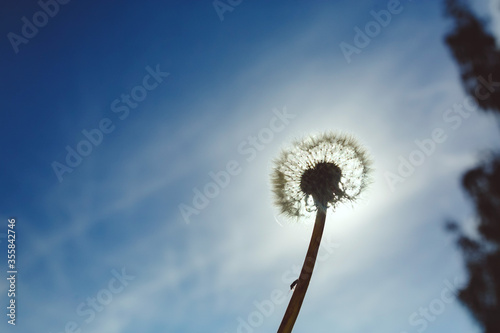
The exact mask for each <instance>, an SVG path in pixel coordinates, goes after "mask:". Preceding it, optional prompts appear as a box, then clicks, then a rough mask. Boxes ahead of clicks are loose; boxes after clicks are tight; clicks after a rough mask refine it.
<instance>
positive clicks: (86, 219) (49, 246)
mask: <svg viewBox="0 0 500 333" xmlns="http://www.w3.org/2000/svg"><path fill="white" fill-rule="evenodd" d="M63 2H64V1H61V3H63ZM42 3H45V2H43V1H42ZM47 3H52V4H54V2H50V1H48V2H47ZM224 3H225V4H226V5H227V4H228V3H230V2H229V1H228V2H224ZM232 3H233V4H234V6H231V9H232V10H228V11H225V12H224V13H222V14H221V15H219V14H218V12H217V10H216V9H215V8H214V5H213V3H212V2H211V1H192V2H186V1H184V2H182V1H161V2H160V1H151V2H147V3H139V2H133V1H121V2H106V3H101V2H96V1H90V2H89V1H86V2H78V1H69V2H67V3H65V4H59V5H58V10H56V7H55V6H54V5H52V7H48V8H50V9H49V11H50V10H52V14H53V17H50V16H49V15H45V16H44V15H43V14H37V13H38V12H40V11H41V10H42V9H41V8H42V7H41V5H40V4H39V3H37V2H35V1H18V2H16V4H8V5H7V4H3V5H2V6H3V7H4V8H2V11H1V13H2V14H1V15H2V17H1V20H0V22H1V23H0V26H1V31H2V32H3V34H4V38H3V41H2V43H0V50H1V54H2V60H3V61H2V63H1V65H0V68H1V73H0V74H1V76H0V77H1V80H0V82H1V85H2V86H1V90H0V94H1V101H2V109H3V111H2V119H1V121H0V126H1V131H0V133H1V135H2V140H1V142H2V145H1V149H2V155H3V156H4V159H3V162H2V166H1V168H2V172H1V174H0V177H1V184H2V194H1V197H2V200H1V203H0V205H1V206H0V207H1V209H0V221H2V222H1V223H2V224H1V225H0V233H4V234H5V233H6V232H7V219H8V218H11V217H15V218H16V221H17V222H16V233H17V239H16V246H17V248H16V249H17V252H16V256H17V265H18V276H17V286H16V288H17V295H16V304H17V307H16V311H17V313H16V314H17V317H16V327H12V326H11V325H9V324H7V317H6V315H5V314H2V316H1V317H0V318H3V319H2V320H1V322H0V328H1V330H2V332H4V331H6V332H14V331H16V332H34V331H37V332H46V333H59V332H65V331H68V332H71V331H74V332H80V331H79V330H81V332H106V333H118V332H120V333H128V332H145V333H153V332H155V333H156V332H178V333H182V332H200V331H202V332H207V331H209V332H221V333H231V332H264V331H266V332H272V331H276V330H277V328H278V326H279V323H280V321H281V318H282V315H283V313H284V311H285V308H286V306H287V304H288V300H289V298H290V293H289V290H288V289H289V287H288V286H289V284H290V283H291V281H293V280H294V279H295V278H296V277H297V276H298V272H296V270H297V266H299V267H300V266H301V265H302V262H303V259H304V255H305V251H306V248H307V244H308V241H309V239H308V238H309V236H310V233H311V230H312V224H311V221H303V222H302V223H291V222H290V221H287V220H286V219H284V218H283V217H281V216H279V215H278V210H277V209H276V208H275V207H273V206H272V196H271V187H270V181H269V174H270V171H271V167H272V160H273V158H274V157H276V156H278V154H279V152H280V150H281V149H282V148H283V147H286V146H287V144H288V143H289V142H291V141H292V140H293V139H295V138H300V137H302V136H303V135H308V134H310V133H319V132H322V131H327V130H332V131H344V132H349V133H352V134H354V135H355V136H356V137H357V138H358V139H359V141H360V142H361V143H363V144H364V145H366V146H367V148H368V150H369V151H370V153H371V155H372V156H373V159H374V167H375V172H374V174H373V179H374V183H373V184H372V186H371V187H370V189H369V190H368V191H367V192H366V193H365V194H364V195H363V198H362V199H361V200H360V201H359V202H358V203H356V204H355V205H353V206H352V207H351V206H346V207H341V208H339V209H338V210H337V211H336V212H333V213H332V212H330V213H329V214H328V216H327V226H326V229H325V234H324V239H323V247H322V249H321V250H320V258H321V259H320V260H318V263H317V265H316V269H315V272H314V275H313V278H312V281H311V285H310V287H309V290H308V293H307V295H306V299H305V301H304V304H303V307H302V310H301V313H300V315H299V318H298V320H297V323H296V325H295V331H297V332H304V331H316V332H332V331H334V332H353V333H356V332H366V331H370V332H374V333H378V332H394V333H403V332H406V333H411V332H419V331H420V332H423V331H425V332H471V333H475V332H479V329H478V327H477V326H476V325H475V324H474V322H473V321H472V319H471V318H470V317H469V315H468V313H467V312H466V311H465V310H464V308H463V307H462V306H461V304H460V303H459V302H458V301H457V300H456V299H455V298H454V296H453V293H452V292H451V293H450V288H451V289H452V287H453V285H456V284H458V285H460V283H461V282H463V281H464V280H465V275H464V270H463V266H462V260H461V257H460V255H459V253H458V252H457V250H456V248H455V246H454V242H453V239H452V237H450V235H448V234H446V233H445V231H444V229H443V223H444V221H445V220H446V219H448V218H454V219H457V220H460V221H464V223H465V224H466V225H467V226H470V227H471V228H472V227H473V225H474V216H473V212H472V210H471V207H470V206H469V203H468V202H467V200H466V198H465V196H464V194H463V193H462V191H461V189H460V186H459V177H460V175H461V174H462V172H463V171H464V170H465V169H466V168H468V167H470V166H472V165H474V164H475V163H476V160H477V158H478V156H479V153H480V152H484V151H487V150H489V149H492V148H494V147H497V145H498V132H497V127H496V125H495V123H494V122H493V121H492V118H489V116H488V115H484V114H483V113H481V112H479V113H478V112H477V111H476V112H474V111H467V110H466V111H464V112H463V113H459V112H458V111H457V110H458V109H457V107H458V108H459V107H460V105H462V106H464V105H469V104H467V101H468V100H467V99H466V96H465V95H464V94H463V91H462V88H461V86H460V82H459V75H458V71H457V67H456V65H455V64H454V62H453V60H452V59H451V56H450V53H449V52H448V50H447V49H446V47H445V46H444V45H443V42H442V40H443V36H444V34H445V33H446V31H447V29H448V27H449V26H450V24H449V22H447V21H446V20H444V19H443V16H442V8H441V3H440V2H437V1H406V0H403V1H401V2H400V3H399V5H398V4H397V3H395V2H392V1H387V2H386V1H359V2H356V6H354V5H353V4H352V3H351V2H347V1H343V2H334V1H330V2H327V1H323V2H317V3H309V2H298V1H297V2H292V3H290V2H284V1H275V2H273V3H269V2H266V1H246V0H243V1H241V2H238V1H236V0H234V1H232ZM493 3H494V1H492V2H491V5H492V6H493ZM489 5H490V4H488V5H484V3H482V4H481V3H480V4H479V5H478V10H479V11H481V10H483V12H486V11H487V9H488V6H489ZM221 6H222V5H221ZM221 8H222V7H221ZM388 8H389V9H390V10H392V11H393V13H392V14H391V15H390V22H388V20H387V19H386V21H384V25H385V26H381V25H380V24H378V27H379V28H378V29H376V26H377V25H374V27H375V28H374V29H376V30H373V31H372V32H371V34H372V36H373V37H367V38H369V43H368V42H367V41H366V39H367V38H365V43H367V45H366V46H363V47H357V49H358V51H359V52H355V53H353V54H351V55H350V56H348V57H346V56H345V54H344V53H343V52H342V49H341V47H340V45H341V44H342V43H346V44H349V45H351V46H353V47H356V43H355V40H354V39H355V34H356V32H355V31H356V30H355V28H356V27H358V28H360V29H361V30H362V31H364V30H365V28H366V26H367V24H368V25H369V23H370V22H371V21H374V20H375V19H374V17H373V15H372V14H371V11H375V12H377V13H379V12H380V11H381V10H388ZM56 11H57V12H56ZM396 12H397V13H396ZM34 16H35V20H42V21H38V22H39V23H40V22H41V23H40V25H41V26H40V27H38V28H37V30H38V31H37V32H36V33H35V32H34V31H31V32H30V31H29V27H27V28H24V29H25V30H26V31H24V32H25V33H26V32H27V33H28V34H30V33H31V35H30V36H31V37H29V38H26V39H24V41H23V42H20V40H21V39H19V38H25V37H23V36H22V34H23V31H22V30H23V25H24V24H26V23H25V21H23V17H26V20H27V21H29V23H32V22H33V19H34ZM44 18H45V19H46V22H45V21H43V20H44ZM492 28H493V29H494V30H495V29H497V28H498V26H497V25H492ZM10 33H12V34H10ZM365 33H366V32H365ZM9 34H10V35H9ZM13 34H16V35H17V36H18V37H15V38H14V37H12V36H14V35H13ZM9 36H10V37H9ZM13 38H14V39H13ZM16 38H17V39H16ZM12 40H14V42H12ZM358 46H359V45H358ZM16 51H17V52H16ZM127 96H129V97H127ZM130 96H131V97H130ZM115 101H117V102H115ZM113 105H114V106H113ZM119 108H121V109H119ZM84 133H87V136H90V138H92V139H89V138H88V137H87V136H86V134H84ZM433 133H434V134H433ZM436 133H437V134H436ZM433 135H434V141H429V140H433ZM92 140H94V143H92V142H91V141H92ZM256 140H257V141H256ZM436 140H437V141H436ZM416 141H418V142H419V143H416ZM252 142H253V143H252ZM430 142H432V143H430ZM419 144H420V145H425V144H427V146H425V147H427V149H428V151H427V153H428V154H425V152H419V151H421V150H422V148H419ZM424 150H425V149H424ZM69 151H73V152H76V153H68V152H69ZM78 152H80V154H79V155H80V157H79V158H78V157H75V156H73V157H68V156H67V155H68V154H70V155H71V154H77V153H78ZM84 155H86V156H84ZM67 159H69V161H70V162H69V163H70V164H71V165H70V164H69V163H68V160H67ZM402 159H404V160H410V159H413V160H414V161H417V162H418V163H417V164H418V165H416V166H413V167H411V169H412V170H409V171H408V170H407V171H408V172H407V173H405V174H404V175H402V174H401V173H399V171H398V168H400V169H401V168H404V167H401V166H400V165H401V163H404V162H401V161H402ZM54 165H57V168H56V169H57V170H59V171H56V170H55V169H54V168H55V167H54ZM62 170H64V172H63V171H62ZM214 174H215V175H217V174H219V177H222V178H220V179H223V180H220V184H221V185H217V186H216V187H213V185H207V184H210V183H213V177H214V176H213V175H214ZM221 174H225V175H226V177H224V176H220V175H221ZM388 175H393V176H394V175H395V176H397V177H399V178H397V179H398V181H394V179H395V178H394V177H393V176H388ZM388 179H393V181H389V180H388ZM211 186H212V187H211ZM207 188H208V191H213V192H209V193H212V194H211V195H209V196H211V197H209V198H207V199H206V200H205V201H204V202H201V203H200V202H198V204H197V205H198V206H197V207H198V208H196V206H195V205H196V203H194V202H193V200H195V201H196V193H198V191H200V192H204V191H206V189H207ZM183 205H184V206H183ZM186 206H189V207H191V209H192V210H191V212H193V211H195V210H196V213H193V214H187V215H189V216H188V217H187V218H186V214H184V216H183V214H182V210H181V209H180V207H186ZM187 222H189V223H187ZM0 241H1V242H2V243H1V245H0V246H1V248H2V251H4V253H5V255H1V256H2V257H3V258H4V259H2V260H1V261H0V262H1V264H0V267H1V269H2V271H3V272H4V273H2V276H6V275H7V273H6V270H7V267H6V258H5V257H6V255H7V253H6V251H7V250H6V245H7V242H6V239H5V238H0ZM0 281H1V282H0V295H2V296H1V297H0V304H1V305H2V308H3V309H4V313H6V306H7V305H8V298H7V296H6V295H7V292H8V289H9V286H8V284H7V280H6V279H1V280H0ZM450 286H452V287H450ZM425 308H429V309H431V310H429V311H430V314H428V315H427V316H428V317H426V316H425V315H423V314H422V312H421V311H422V309H424V310H423V311H425Z"/></svg>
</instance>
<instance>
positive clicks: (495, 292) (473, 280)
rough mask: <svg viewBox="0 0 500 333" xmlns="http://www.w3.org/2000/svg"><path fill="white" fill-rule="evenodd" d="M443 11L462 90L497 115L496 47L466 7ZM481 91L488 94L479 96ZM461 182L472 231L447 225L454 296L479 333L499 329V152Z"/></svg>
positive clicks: (450, 4)
mask: <svg viewBox="0 0 500 333" xmlns="http://www.w3.org/2000/svg"><path fill="white" fill-rule="evenodd" d="M446 14H447V15H448V16H449V17H451V18H452V20H453V21H454V23H455V28H454V30H453V31H451V32H450V33H449V34H448V35H447V36H446V38H445V41H446V44H447V45H448V47H449V48H450V50H451V52H452V55H453V57H454V58H455V60H456V61H457V63H458V65H459V69H460V74H461V79H462V83H463V85H464V89H465V91H466V93H467V94H468V95H469V96H471V97H473V98H474V99H475V100H476V102H477V103H478V105H479V106H480V108H481V109H483V111H487V112H493V113H494V114H495V115H496V116H497V117H498V115H500V82H496V81H495V80H498V79H500V51H499V49H498V48H497V47H496V45H495V39H494V38H493V36H491V35H490V34H489V33H487V32H486V31H485V28H484V22H482V21H480V20H478V19H477V18H476V16H475V15H474V14H473V13H472V12H471V11H470V9H469V8H468V6H467V5H466V4H464V3H463V2H462V1H459V0H447V1H446ZM481 89H482V90H483V92H486V90H485V89H487V90H488V92H489V93H490V94H489V95H488V98H484V96H485V94H483V93H481ZM462 186H463V188H464V189H465V191H466V193H467V195H468V197H469V198H470V200H471V201H472V203H473V206H474V208H475V211H476V215H477V219H478V225H477V235H474V236H472V235H468V234H466V233H465V232H464V231H463V230H462V228H461V227H460V226H459V225H458V224H457V223H456V222H448V223H447V229H448V231H450V232H453V233H454V234H455V235H456V237H457V245H458V247H459V248H460V250H461V252H462V254H463V257H464V261H465V266H466V269H467V273H468V278H469V280H468V282H467V285H466V286H465V287H464V288H463V289H462V290H461V291H460V293H459V299H460V300H461V302H462V303H463V304H464V305H465V306H466V307H467V308H468V309H469V311H470V312H471V313H472V315H473V316H474V318H475V319H476V320H477V322H478V323H479V324H480V325H481V326H482V328H483V330H484V332H485V333H498V332H500V154H499V153H491V154H490V155H489V156H487V157H485V158H484V160H483V161H482V162H481V163H480V164H479V165H478V166H476V167H474V168H472V169H470V170H468V171H466V172H465V174H464V175H463V176H462Z"/></svg>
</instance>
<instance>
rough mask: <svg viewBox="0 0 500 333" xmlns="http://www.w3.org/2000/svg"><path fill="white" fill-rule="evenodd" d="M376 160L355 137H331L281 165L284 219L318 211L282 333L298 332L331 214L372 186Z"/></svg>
mask: <svg viewBox="0 0 500 333" xmlns="http://www.w3.org/2000/svg"><path fill="white" fill-rule="evenodd" d="M370 164H371V163H370V159H369V158H368V154H367V153H366V152H365V150H364V149H363V148H362V147H361V146H360V145H359V144H358V143H357V142H356V141H355V140H354V138H353V137H351V136H348V135H344V134H333V133H325V134H323V135H320V136H318V137H308V138H306V139H304V140H302V141H297V142H295V143H294V145H293V146H292V147H291V148H290V149H288V150H284V151H283V152H282V154H281V156H280V157H279V158H278V159H277V160H276V161H275V167H274V171H273V173H272V176H271V177H272V183H273V192H274V195H275V204H276V205H277V206H278V207H279V209H280V211H281V213H282V214H284V215H287V216H289V217H295V218H301V217H305V216H310V215H312V214H314V212H316V220H315V224H314V229H313V234H312V237H311V242H310V243H309V248H308V250H307V254H306V259H305V260H304V265H303V266H302V271H301V273H300V276H299V279H298V281H297V283H296V284H295V291H294V293H293V295H292V298H291V300H290V303H289V304H288V308H287V309H286V312H285V315H284V317H283V320H282V322H281V325H280V327H279V329H278V333H285V332H286V333H289V332H291V331H292V328H293V325H294V324H295V320H296V319H297V316H298V315H299V311H300V307H301V305H302V302H303V300H304V296H305V294H306V291H307V287H308V286H309V281H310V279H311V274H312V271H313V268H314V264H315V262H316V256H317V254H318V250H319V245H320V243H321V237H322V235H323V229H324V226H325V219H326V211H327V210H328V209H329V208H331V209H335V208H336V207H337V206H338V204H340V203H344V202H353V201H354V200H355V199H356V198H357V197H358V196H359V194H360V193H361V192H362V191H363V190H364V189H365V188H366V186H367V185H368V183H369V174H370V170H371V168H370Z"/></svg>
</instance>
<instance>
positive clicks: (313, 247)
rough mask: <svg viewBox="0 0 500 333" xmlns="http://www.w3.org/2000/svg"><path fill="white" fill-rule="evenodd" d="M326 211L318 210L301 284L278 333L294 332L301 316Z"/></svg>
mask: <svg viewBox="0 0 500 333" xmlns="http://www.w3.org/2000/svg"><path fill="white" fill-rule="evenodd" d="M325 219H326V211H325V210H323V209H318V211H317V213H316V221H315V222H314V229H313V233H312V236H311V241H310V243H309V248H308V249H307V254H306V258H305V260H304V265H303V266H302V271H301V272H300V277H299V282H298V283H297V285H296V287H295V291H294V292H293V295H292V298H291V299H290V303H289V304H288V307H287V309H286V311H285V315H284V316H283V320H282V321H281V325H280V327H279V328H278V333H290V332H292V328H293V325H294V324H295V320H297V317H298V315H299V311H300V307H301V306H302V302H303V301H304V297H305V296H306V291H307V287H308V286H309V282H310V281H311V275H312V272H313V269H314V264H315V263H316V257H317V255H318V250H319V245H320V244H321V237H322V236H323V229H324V227H325Z"/></svg>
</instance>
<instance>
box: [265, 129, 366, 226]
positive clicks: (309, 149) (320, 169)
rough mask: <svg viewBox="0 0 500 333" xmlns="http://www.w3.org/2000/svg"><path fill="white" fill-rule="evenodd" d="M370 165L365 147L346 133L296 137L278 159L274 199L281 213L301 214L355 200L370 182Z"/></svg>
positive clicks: (274, 181)
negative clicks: (298, 139) (299, 139)
mask: <svg viewBox="0 0 500 333" xmlns="http://www.w3.org/2000/svg"><path fill="white" fill-rule="evenodd" d="M370 165H371V162H370V159H369V157H368V154H367V153H366V151H365V150H364V149H363V148H362V147H361V146H360V145H359V144H358V143H357V142H356V140H355V139H354V138H353V137H351V136H349V135H346V134H334V133H324V134H322V135H319V136H311V137H307V138H305V139H303V140H301V141H296V142H295V143H294V144H293V146H292V147H291V148H290V149H287V150H284V151H283V152H282V153H281V156H280V157H279V158H278V159H277V160H275V166H274V170H273V173H272V176H271V177H272V183H273V187H274V188H273V192H274V194H275V203H276V205H277V206H278V207H279V208H280V210H281V213H283V214H285V215H288V216H290V217H302V216H306V215H310V213H312V212H314V211H316V210H318V209H321V210H324V211H326V210H327V209H328V208H330V207H333V208H335V207H336V206H337V204H338V203H342V202H348V201H353V200H355V199H356V198H357V196H358V195H359V194H360V193H361V192H362V191H363V189H364V188H365V187H366V186H367V185H368V183H369V174H370V170H371V168H370Z"/></svg>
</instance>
